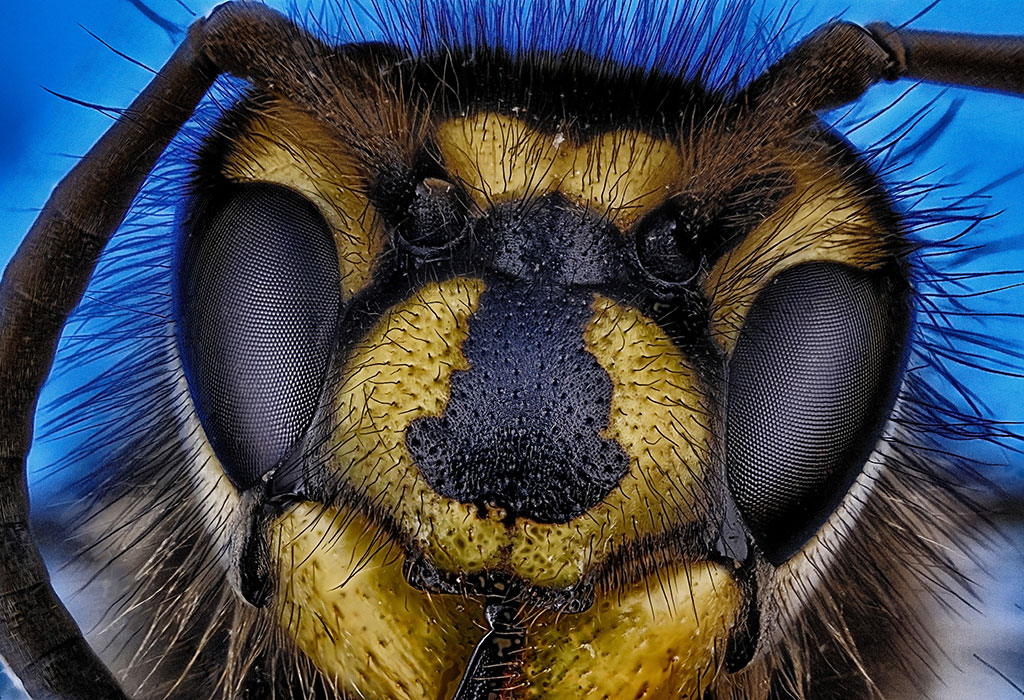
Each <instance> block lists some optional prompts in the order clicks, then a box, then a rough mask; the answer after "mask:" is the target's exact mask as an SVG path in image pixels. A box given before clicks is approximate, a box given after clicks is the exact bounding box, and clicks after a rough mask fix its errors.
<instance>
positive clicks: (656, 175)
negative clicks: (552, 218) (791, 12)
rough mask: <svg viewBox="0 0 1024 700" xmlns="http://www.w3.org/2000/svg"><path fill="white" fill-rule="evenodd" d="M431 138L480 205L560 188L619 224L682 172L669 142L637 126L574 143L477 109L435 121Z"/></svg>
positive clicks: (626, 223) (663, 194)
mask: <svg viewBox="0 0 1024 700" xmlns="http://www.w3.org/2000/svg"><path fill="white" fill-rule="evenodd" d="M436 139H437V145H438V148H439V149H440V151H441V156H442V159H443V161H444V165H445V167H446V168H447V170H448V173H449V174H450V175H451V176H452V177H454V178H456V179H458V180H460V181H461V182H462V183H463V184H464V185H465V186H466V188H467V189H468V190H469V192H470V195H471V196H472V197H473V199H474V200H475V202H476V204H477V205H478V206H479V207H481V208H487V207H489V206H490V205H491V204H495V203H500V202H507V201H511V200H515V199H520V198H523V197H535V196H539V195H543V194H547V193H549V192H560V193H561V194H563V195H565V196H566V198H568V199H569V200H571V201H574V202H576V203H577V204H580V205H582V206H586V207H589V208H590V209H592V210H594V211H596V212H598V213H600V214H606V215H608V216H609V219H610V220H611V221H612V222H614V223H616V224H617V225H619V226H620V227H621V228H622V229H623V230H626V229H628V228H629V227H630V226H631V225H632V224H633V223H634V222H635V221H636V220H637V219H638V218H639V217H640V216H642V215H643V214H644V213H645V212H647V211H649V210H650V209H652V208H653V207H655V206H657V205H659V204H661V203H662V202H664V201H665V199H666V198H667V197H668V196H669V195H670V194H671V193H672V188H673V185H674V184H675V183H676V181H677V180H678V178H679V176H680V173H681V172H682V166H681V160H680V155H679V150H678V149H677V148H676V146H675V145H673V144H672V143H670V142H669V141H665V140H661V139H655V138H653V137H651V136H650V135H648V134H646V133H643V132H640V131H615V132H609V133H605V134H601V135H600V136H598V137H596V138H594V139H592V140H591V141H588V142H587V143H584V144H582V145H575V144H573V143H571V142H570V141H568V140H567V139H566V137H565V136H564V135H562V134H550V133H545V132H540V131H537V130H535V129H533V128H531V127H530V126H529V125H527V124H526V123H525V122H523V121H522V120H520V119H515V118H512V117H508V116H505V115H501V114H496V113H491V112H483V113H478V114H474V115H472V116H469V117H460V118H458V119H452V120H450V121H447V122H445V123H443V124H441V125H440V127H438V130H437V134H436Z"/></svg>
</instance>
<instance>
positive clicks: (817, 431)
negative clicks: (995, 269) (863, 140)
mask: <svg viewBox="0 0 1024 700" xmlns="http://www.w3.org/2000/svg"><path fill="white" fill-rule="evenodd" d="M909 315H910V313H909V306H908V300H907V292H906V285H905V284H904V283H903V282H902V280H901V278H900V277H899V274H898V273H892V272H890V273H877V272H876V273H873V272H866V271H863V270H859V269H855V268H852V267H847V266H845V265H839V264H834V263H805V264H802V265H798V266H795V267H793V268H790V269H788V270H786V271H784V272H782V273H780V274H779V275H778V276H776V277H775V279H773V280H772V282H771V283H770V284H769V285H768V286H767V287H766V288H765V289H764V290H763V291H762V292H761V293H760V294H759V296H758V297H757V299H756V300H755V302H754V304H753V306H752V307H751V309H750V312H749V314H748V316H747V319H746V323H745V324H744V327H743V330H742V331H741V333H740V335H739V339H738V341H737V344H736V347H735V349H734V351H733V354H732V357H731V359H730V360H729V368H728V381H727V395H726V424H725V447H726V465H727V467H726V468H727V474H728V481H729V487H730V490H731V491H732V493H733V497H734V498H735V500H736V503H737V505H738V506H739V509H740V512H741V513H742V515H743V518H744V521H745V522H746V524H747V527H748V528H749V529H750V532H751V534H752V535H753V537H754V539H755V540H756V541H757V543H758V544H759V546H760V548H761V549H762V551H763V552H764V553H765V555H766V557H767V558H768V559H769V561H771V562H772V563H773V564H775V565H776V566H778V565H780V564H782V563H783V562H785V561H786V560H787V559H789V558H790V557H791V556H792V555H793V554H795V553H796V552H797V551H798V550H799V549H800V548H801V547H803V546H804V544H806V542H807V541H808V540H809V539H810V538H811V537H812V536H813V535H814V534H815V533H816V532H817V530H818V529H819V528H820V527H821V525H822V524H823V523H824V522H825V520H826V519H827V518H828V517H829V515H830V514H831V513H832V511H833V510H834V509H835V508H836V506H837V505H838V503H839V501H840V500H841V499H842V497H843V495H844V494H845V493H846V492H847V490H848V489H849V488H850V486H851V485H852V484H853V482H854V480H855V479H856V478H857V475H858V474H859V473H860V471H861V469H862V468H863V466H864V463H865V461H866V460H867V458H868V456H869V454H870V453H871V451H872V450H873V449H874V447H875V444H876V442H877V440H878V437H879V433H880V431H881V429H882V427H883V426H884V424H885V422H886V420H887V419H888V416H889V413H890V411H891V409H892V403H893V401H894V398H895V393H896V389H897V385H898V381H899V377H900V373H901V371H902V358H903V347H904V344H905V338H906V331H907V326H908V323H909Z"/></svg>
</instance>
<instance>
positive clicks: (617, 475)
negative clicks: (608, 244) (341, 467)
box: [406, 281, 629, 523]
mask: <svg viewBox="0 0 1024 700" xmlns="http://www.w3.org/2000/svg"><path fill="white" fill-rule="evenodd" d="M591 301H592V295H591V294H590V293H589V292H585V291H570V290H566V289H564V288H558V287H546V286H538V287H530V286H526V287H524V286H521V285H514V284H509V283H507V282H501V281H496V282H493V283H491V284H490V285H489V286H488V288H487V290H486V291H485V292H484V293H483V294H482V295H481V298H480V306H479V310H478V311H477V313H476V314H475V315H474V316H473V317H472V318H471V319H470V332H469V337H468V338H467V339H466V341H465V343H464V344H463V347H462V351H463V354H464V355H465V357H466V359H467V360H468V361H469V365H470V369H469V370H467V371H456V372H454V373H453V374H452V379H451V398H450V400H449V402H448V406H447V408H446V410H445V412H444V415H443V416H441V417H440V418H421V419H419V420H417V421H415V422H413V423H412V425H410V426H409V428H408V430H407V431H406V444H407V445H408V447H409V451H410V452H411V454H412V457H413V459H414V460H415V462H416V464H417V465H418V467H419V469H420V471H421V472H422V474H423V476H424V478H425V479H426V480H427V482H428V483H429V484H430V485H431V487H432V488H433V489H434V490H435V491H437V492H438V493H440V494H441V495H443V496H447V497H449V498H452V499H455V500H457V501H460V502H462V503H468V504H472V505H475V506H477V507H480V508H484V507H486V506H489V505H494V506H499V507H501V508H504V509H505V510H506V511H507V513H508V515H509V517H510V518H518V517H523V518H529V519H531V520H534V521H537V522H545V523H556V522H566V521H568V520H571V519H572V518H575V517H576V516H578V515H581V514H582V513H585V512H586V511H587V510H589V509H590V508H592V507H593V506H594V505H596V504H597V503H598V502H599V501H601V499H603V498H604V497H605V496H606V495H607V494H608V492H609V491H611V490H612V489H613V488H614V487H615V485H616V484H618V482H619V479H621V478H622V476H623V475H625V473H626V471H627V469H628V467H629V460H628V458H627V457H626V455H625V453H624V452H623V451H622V449H621V448H620V447H619V445H618V444H617V443H616V442H614V441H612V440H607V439H604V438H602V437H601V436H600V433H601V431H603V430H605V429H606V428H607V427H608V416H609V410H610V405H611V394H612V384H611V379H610V378H609V377H608V374H607V373H606V372H605V371H604V369H603V368H602V367H601V366H600V365H599V364H598V363H597V360H596V359H595V358H594V356H593V355H592V354H590V352H588V351H587V349H586V348H585V346H584V340H583V332H584V328H585V326H586V324H587V321H588V320H589V319H590V318H591V316H592V315H593V310H592V309H591V306H590V304H591Z"/></svg>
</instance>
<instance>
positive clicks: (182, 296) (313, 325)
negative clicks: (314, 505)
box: [175, 183, 341, 489]
mask: <svg viewBox="0 0 1024 700" xmlns="http://www.w3.org/2000/svg"><path fill="white" fill-rule="evenodd" d="M340 290H341V286H340V274H339V270H338V258H337V252H336V248H335V245H334V239H333V236H332V232H331V229H330V227H329V226H328V224H327V222H326V221H325V220H324V218H323V216H321V214H320V213H319V211H318V210H317V209H316V207H315V206H313V204H311V203H310V202H309V201H308V200H306V199H305V198H304V197H302V196H301V195H299V194H298V193H296V192H294V191H292V190H289V189H287V188H285V187H281V186H278V185H272V184H268V183H244V184H231V185H229V186H227V188H226V189H225V192H224V193H223V194H222V195H221V196H218V197H217V198H216V199H215V200H213V201H209V202H206V203H205V205H204V206H203V207H202V208H201V211H200V212H198V213H197V215H196V216H194V217H193V220H192V223H191V224H190V225H189V227H188V230H187V232H186V236H185V238H184V240H183V241H182V244H181V250H180V254H179V268H178V277H177V284H176V287H175V294H176V298H175V308H176V315H177V333H178V340H179V344H180V348H181V352H182V358H183V362H184V367H185V377H186V379H187V381H188V387H189V390H190V392H191V395H192V400H193V402H194V404H195V406H196V409H197V412H198V414H199V418H200V421H201V422H202V425H203V429H204V430H205V431H206V435H207V438H208V439H209V441H210V443H211V445H212V447H213V450H214V453H215V454H216V455H217V458H218V459H219V460H220V462H221V464H222V465H223V467H224V470H225V471H226V472H227V475H228V477H229V478H230V479H231V481H232V482H233V483H234V484H235V485H236V486H238V487H239V488H241V489H246V488H249V487H250V486H252V485H254V484H256V483H258V482H259V480H260V479H261V477H262V476H263V475H264V474H266V473H267V472H268V471H269V470H270V469H272V468H273V467H274V466H275V465H276V464H277V463H278V462H279V461H280V460H281V459H282V458H283V457H285V456H287V454H288V453H289V452H290V451H291V450H292V449H293V448H294V447H295V445H296V443H297V441H298V440H299V438H301V437H302V436H303V434H304V433H305V432H306V430H307V429H308V427H309V424H310V422H311V421H312V419H313V413H314V412H315V410H316V406H317V403H318V401H319V398H320V393H321V391H322V388H323V384H324V379H325V375H326V373H327V365H328V360H329V357H330V351H331V347H332V343H333V339H334V331H335V326H336V323H337V319H338V315H339V308H340V298H341V291H340Z"/></svg>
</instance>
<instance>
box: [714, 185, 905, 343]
mask: <svg viewBox="0 0 1024 700" xmlns="http://www.w3.org/2000/svg"><path fill="white" fill-rule="evenodd" d="M793 172H794V174H795V175H796V176H797V180H796V186H795V187H794V190H793V193H792V194H791V195H790V196H789V197H787V198H786V199H785V200H784V201H783V202H782V204H781V206H779V207H778V209H777V210H776V211H775V212H774V213H772V214H771V215H770V216H769V217H768V218H767V219H765V220H764V222H762V223H761V225H759V226H757V227H756V228H755V229H754V230H753V231H751V232H750V233H749V234H748V235H747V236H746V237H745V238H744V239H743V240H742V241H740V243H739V244H738V245H737V246H736V247H735V248H733V249H732V250H730V251H729V252H728V253H726V254H725V255H723V256H722V257H721V258H719V260H718V261H717V262H716V263H715V265H714V267H713V268H712V269H711V271H710V272H709V274H708V276H707V278H706V279H705V281H704V293H705V294H706V295H707V297H708V299H710V300H711V319H710V321H711V331H712V337H713V338H714V340H715V342H716V343H717V344H718V346H719V347H720V348H722V350H723V351H725V352H726V353H730V352H732V348H733V347H734V346H735V344H736V341H737V339H738V338H739V333H740V330H742V328H743V324H744V321H745V320H746V317H747V312H748V311H749V310H750V307H751V305H752V304H753V303H754V300H755V299H756V298H757V295H758V294H759V293H760V291H761V290H762V289H764V287H765V285H767V284H769V283H770V282H771V280H772V279H773V278H774V277H775V276H776V275H778V274H779V273H780V272H782V271H783V270H786V269H788V268H790V267H793V266H795V265H799V264H801V263H807V262H831V263H841V264H846V265H851V266H853V267H858V268H860V269H865V270H870V269H873V268H877V267H878V266H880V265H882V264H884V263H885V262H887V261H888V260H890V259H891V252H890V241H889V240H887V239H886V233H885V232H886V230H887V229H886V227H885V226H883V225H882V224H881V222H879V221H878V219H877V217H876V215H875V214H874V212H873V211H872V209H871V206H870V204H869V203H868V201H867V200H866V199H865V197H864V196H863V195H861V194H859V193H858V189H857V188H856V187H855V186H854V185H852V184H851V183H849V182H846V181H844V180H843V179H842V178H841V177H840V176H839V175H838V174H837V173H835V172H832V171H828V170H822V169H821V168H820V167H813V166H805V167H803V168H795V169H794V170H793Z"/></svg>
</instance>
